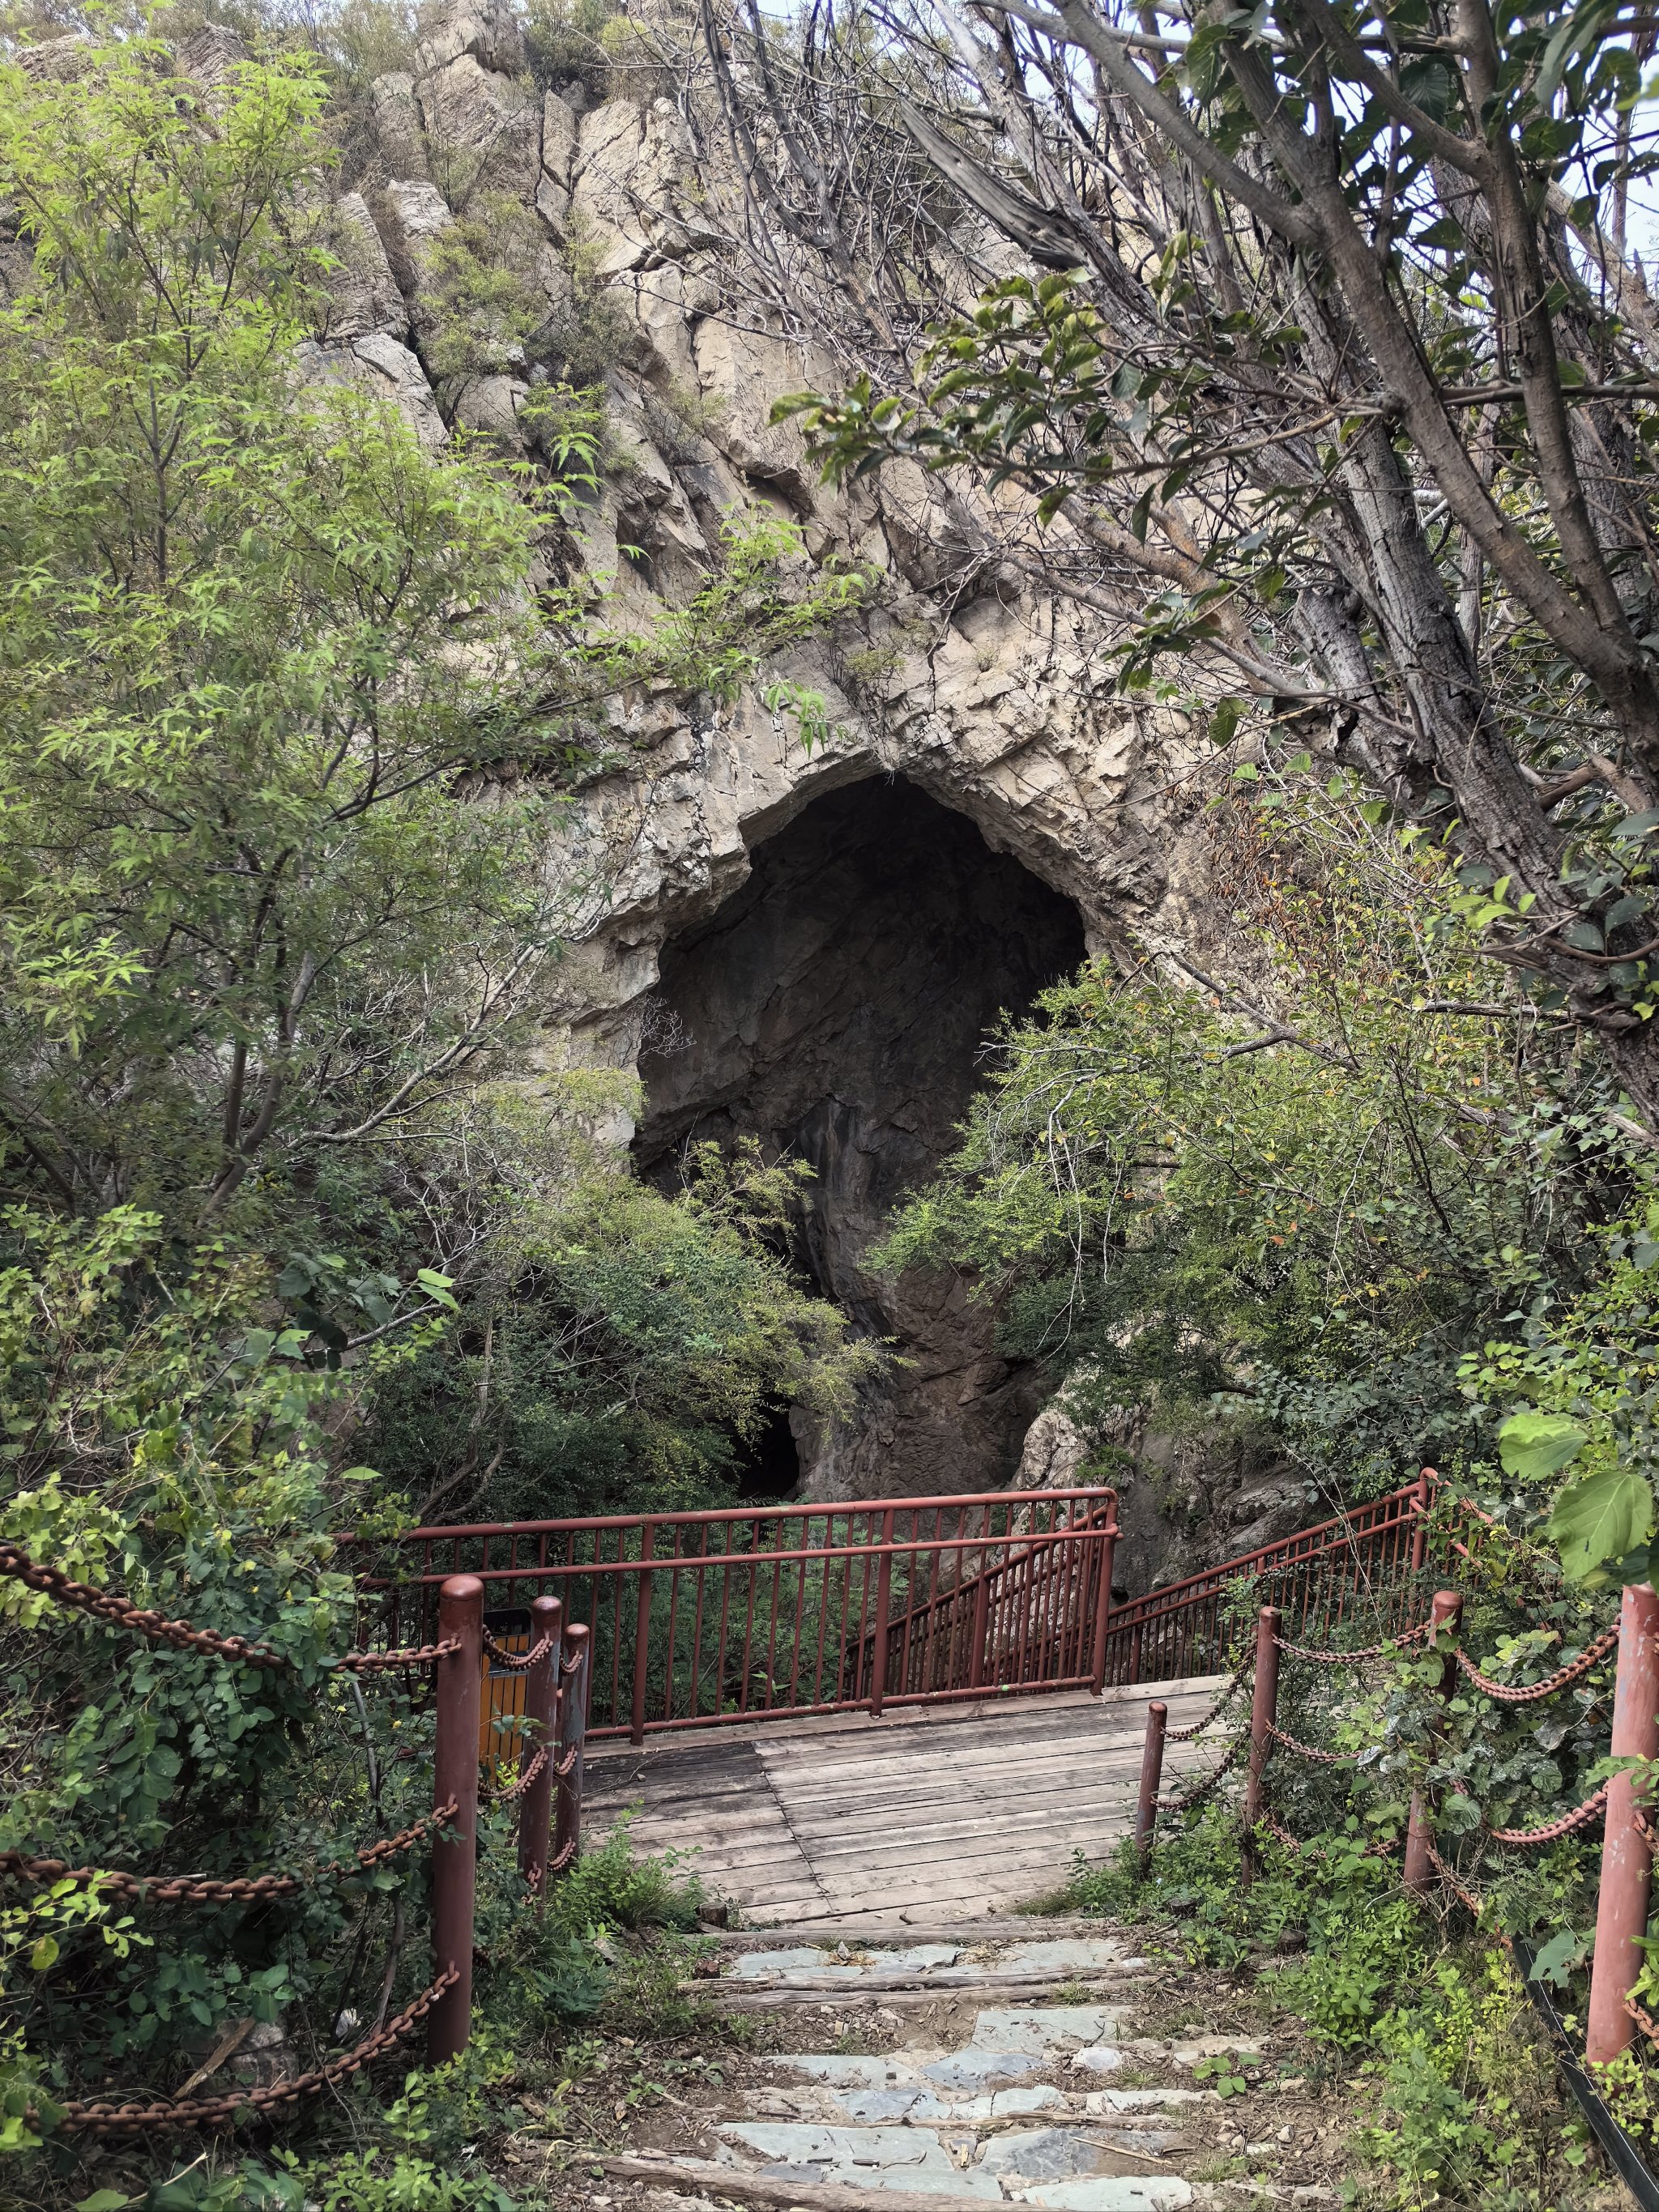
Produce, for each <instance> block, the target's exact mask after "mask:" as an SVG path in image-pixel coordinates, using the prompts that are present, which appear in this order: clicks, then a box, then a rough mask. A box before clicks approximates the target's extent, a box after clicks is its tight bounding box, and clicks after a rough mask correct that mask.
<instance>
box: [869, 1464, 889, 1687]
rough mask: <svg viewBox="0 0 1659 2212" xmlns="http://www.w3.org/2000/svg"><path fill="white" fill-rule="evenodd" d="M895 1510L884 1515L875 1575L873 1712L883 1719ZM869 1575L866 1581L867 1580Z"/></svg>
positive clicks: (871, 1681) (872, 1661) (872, 1657)
mask: <svg viewBox="0 0 1659 2212" xmlns="http://www.w3.org/2000/svg"><path fill="white" fill-rule="evenodd" d="M892 1543H893V1509H892V1507H891V1506H889V1507H888V1509H887V1510H886V1511H885V1513H884V1514H883V1515H882V1516H881V1546H882V1550H881V1558H880V1565H879V1567H878V1571H877V1575H876V1636H875V1649H874V1651H873V1653H872V1656H871V1661H870V1711H871V1714H872V1717H873V1718H875V1719H877V1720H879V1719H880V1717H881V1701H882V1697H883V1694H884V1692H885V1690H886V1687H887V1610H888V1607H889V1605H890V1603H891V1601H892V1594H893V1552H892ZM868 1579H869V1578H868V1576H867V1575H866V1582H867V1581H868Z"/></svg>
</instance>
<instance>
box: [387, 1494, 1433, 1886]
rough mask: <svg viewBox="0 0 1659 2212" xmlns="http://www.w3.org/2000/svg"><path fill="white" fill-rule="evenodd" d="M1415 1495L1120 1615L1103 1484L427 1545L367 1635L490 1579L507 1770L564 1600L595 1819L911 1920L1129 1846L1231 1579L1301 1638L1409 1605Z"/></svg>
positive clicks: (1214, 1642)
mask: <svg viewBox="0 0 1659 2212" xmlns="http://www.w3.org/2000/svg"><path fill="white" fill-rule="evenodd" d="M1429 1504H1430V1492H1429V1486H1428V1484H1427V1482H1426V1481H1419V1482H1418V1483H1415V1484H1413V1485H1412V1486H1409V1487H1407V1488H1406V1489H1404V1490H1401V1491H1400V1492H1396V1493H1395V1495H1394V1496H1392V1497H1389V1498H1383V1499H1381V1500H1379V1501H1377V1502H1376V1504H1371V1505H1369V1506H1365V1507H1363V1508H1360V1509H1358V1510H1357V1511H1354V1512H1351V1513H1349V1514H1347V1515H1346V1516H1343V1517H1342V1518H1341V1519H1340V1520H1334V1521H1331V1522H1326V1523H1323V1524H1322V1525H1321V1526H1319V1527H1317V1528H1310V1529H1307V1530H1304V1531H1302V1532H1300V1533H1299V1534H1297V1535H1295V1536H1293V1537H1291V1538H1288V1539H1286V1540H1285V1541H1284V1542H1282V1543H1279V1544H1277V1545H1270V1546H1267V1547H1263V1548H1262V1549H1261V1550H1259V1551H1257V1552H1254V1553H1249V1554H1248V1555H1247V1556H1245V1557H1243V1558H1240V1559H1233V1560H1229V1561H1227V1562H1226V1563H1225V1565H1220V1566H1218V1567H1214V1568H1211V1569H1209V1570H1206V1571H1205V1572H1204V1573H1202V1574H1200V1575H1194V1576H1192V1577H1188V1578H1187V1579H1186V1580H1185V1581H1182V1582H1179V1583H1173V1584H1171V1585H1170V1586H1168V1587H1166V1588H1164V1589H1158V1590H1155V1591H1152V1592H1151V1593H1149V1594H1147V1595H1142V1596H1139V1597H1135V1598H1132V1599H1130V1600H1129V1601H1127V1602H1115V1599H1114V1592H1113V1587H1112V1576H1113V1564H1114V1555H1115V1547H1116V1543H1117V1538H1118V1527H1117V1517H1116V1498H1115V1493H1114V1492H1112V1491H1111V1490H1109V1489H1105V1488H1079V1489H1072V1490H1044V1491H1037V1492H995V1493H993V1494H990V1495H982V1496H973V1497H953V1498H917V1499H892V1500H885V1499H884V1500H878V1501H874V1502H860V1503H854V1504H845V1505H811V1504H809V1505H789V1506H777V1507H769V1508H767V1509H765V1510H758V1511H757V1510H752V1509H751V1510H730V1511H723V1512H708V1513H680V1514H664V1515H658V1516H647V1517H643V1518H638V1519H631V1518H621V1517H618V1518H610V1519H588V1520H568V1521H549V1522H517V1523H512V1524H504V1523H503V1524H490V1525H487V1526H470V1527H461V1528H422V1529H418V1530H416V1531H415V1532H414V1533H413V1534H410V1535H408V1536H405V1537H403V1538H401V1539H399V1540H398V1542H397V1543H396V1544H395V1545H392V1546H386V1547H380V1549H379V1550H378V1552H377V1553H376V1554H375V1555H374V1557H373V1558H372V1559H370V1560H367V1561H365V1562H364V1565H365V1570H366V1572H365V1581H366V1583H367V1584H368V1589H369V1591H370V1592H372V1593H373V1597H372V1605H373V1611H374V1614H375V1616H376V1618H375V1620H374V1629H375V1633H376V1636H377V1637H378V1638H383V1639H384V1640H385V1641H386V1642H388V1643H390V1644H401V1643H409V1642H412V1643H416V1644H423V1643H427V1642H429V1641H430V1640H431V1638H432V1636H433V1634H434V1633H435V1629H436V1625H437V1613H436V1600H437V1593H438V1590H439V1589H440V1587H441V1584H442V1583H443V1582H444V1581H445V1580H446V1578H447V1577H450V1576H453V1575H457V1574H473V1575H477V1576H478V1577H480V1578H481V1579H482V1581H483V1585H484V1593H485V1595H484V1607H485V1613H484V1623H485V1627H486V1629H487V1630H488V1631H489V1640H490V1642H491V1643H492V1644H494V1646H495V1650H496V1651H497V1653H498V1654H500V1655H502V1656H501V1657H499V1658H498V1659H497V1661H495V1662H493V1663H492V1665H491V1668H490V1672H489V1679H488V1683H487V1692H486V1698H485V1717H484V1723H483V1727H484V1735H483V1742H484V1747H485V1749H486V1750H489V1748H490V1746H491V1731H492V1729H493V1730H495V1731H496V1732H497V1736H498V1741H497V1743H496V1746H495V1747H496V1748H497V1749H498V1751H499V1752H500V1753H501V1755H502V1756H507V1755H513V1756H516V1752H517V1742H516V1738H515V1735H514V1733H513V1730H514V1725H515V1722H516V1720H517V1717H518V1716H519V1714H520V1711H521V1709H522V1695H523V1690H522V1686H523V1682H524V1675H523V1674H522V1673H521V1672H515V1671H513V1669H512V1668H511V1663H510V1659H509V1658H508V1657H507V1656H506V1655H509V1654H511V1653H512V1652H513V1651H514V1650H516V1649H518V1648H520V1647H521V1646H522V1645H523V1644H526V1643H527V1642H528V1640H529V1638H530V1636H531V1633H532V1616H531V1612H530V1607H531V1605H532V1602H533V1601H534V1600H536V1599H537V1598H538V1597H539V1598H545V1597H547V1596H549V1595H553V1596H557V1597H558V1598H560V1599H561V1600H562V1606H563V1613H564V1618H565V1620H567V1621H569V1620H578V1621H584V1622H586V1623H587V1624H588V1626H589V1629H590V1632H591V1644H590V1647H589V1649H590V1657H589V1663H588V1669H587V1681H588V1706H587V1714H586V1784H585V1791H584V1796H585V1805H586V1823H587V1826H588V1828H589V1831H590V1832H592V1828H593V1826H594V1824H595V1823H601V1824H609V1823H612V1822H614V1821H615V1820H617V1819H619V1818H622V1817H623V1816H625V1815H629V1814H632V1815H633V1818H634V1826H633V1833H634V1836H635V1839H636V1840H637V1842H638V1843H639V1844H640V1845H641V1847H642V1848H646V1849H649V1850H676V1851H683V1852H686V1853H688V1854H695V1857H694V1858H693V1859H692V1861H691V1863H690V1867H691V1870H695V1871H696V1872H698V1873H699V1874H701V1875H702V1878H703V1880H704V1881H705V1883H706V1884H707V1885H708V1887H709V1888H710V1889H711V1890H713V1891H714V1892H715V1893H718V1894H720V1895H723V1896H726V1897H727V1898H729V1899H731V1900H732V1902H733V1903H735V1904H737V1905H740V1906H741V1907H742V1908H743V1909H744V1912H745V1914H746V1915H747V1916H748V1917H750V1919H753V1920H761V1921H765V1922H769V1923H774V1924H778V1925H783V1924H786V1923H787V1924H790V1925H798V1926H805V1925H809V1924H811V1923H821V1922H837V1923H843V1922H844V1923H848V1924H849V1925H854V1924H856V1923H858V1922H859V1921H860V1919H861V1918H863V1917H866V1916H869V1915H875V1914H880V1915H883V1916H884V1917H886V1918H888V1919H892V1918H893V1917H895V1916H898V1917H901V1918H908V1919H909V1920H910V1921H912V1922H913V1923H918V1924H919V1923H921V1922H924V1921H927V1920H928V1919H929V1918H934V1919H937V1918H939V1917H941V1916H944V1917H951V1918H953V1919H960V1918H961V1917H962V1916H963V1913H969V1914H978V1913H982V1912H991V1911H995V1910H997V1909H998V1908H999V1907H1001V1908H1006V1907H1007V1906H1008V1905H1012V1903H1014V1902H1015V1901H1017V1900H1018V1899H1021V1898H1024V1897H1030V1895H1032V1894H1033V1893H1036V1892H1037V1891H1039V1890H1041V1889H1042V1888H1044V1887H1054V1885H1055V1884H1056V1883H1058V1882H1059V1881H1061V1880H1063V1879H1064V1877H1065V1875H1066V1874H1067V1873H1068V1872H1069V1870H1070V1869H1071V1865H1072V1863H1073V1858H1074V1857H1075V1855H1076V1854H1077V1853H1078V1852H1079V1851H1080V1852H1083V1853H1085V1855H1086V1856H1088V1857H1091V1858H1097V1857H1100V1856H1101V1855H1102V1854H1103V1852H1105V1851H1106V1850H1109V1848H1110V1846H1111V1845H1112V1844H1113V1843H1114V1842H1115V1840H1116V1839H1117V1838H1121V1837H1122V1836H1124V1835H1126V1834H1127V1833H1128V1832H1129V1831H1130V1829H1131V1827H1132V1826H1133V1822H1134V1818H1135V1812H1136V1804H1137V1796H1138V1791H1139V1783H1140V1777H1141V1766H1142V1743H1143V1735H1144V1729H1145V1723H1146V1709H1147V1702H1148V1699H1151V1698H1154V1697H1162V1698H1163V1699H1164V1701H1165V1702H1166V1703H1167V1705H1168V1706H1169V1722H1170V1747H1169V1752H1168V1763H1169V1765H1170V1769H1171V1771H1173V1772H1174V1773H1175V1774H1176V1775H1177V1776H1178V1775H1180V1774H1182V1773H1183V1772H1186V1771H1188V1770H1190V1769H1192V1768H1194V1767H1195V1766H1198V1767H1202V1768H1206V1769H1207V1767H1208V1765H1210V1763H1211V1760H1210V1756H1209V1754H1208V1753H1206V1752H1205V1751H1204V1750H1202V1749H1200V1747H1198V1746H1196V1745H1194V1744H1192V1743H1190V1742H1187V1741H1182V1740H1181V1737H1182V1731H1183V1729H1186V1728H1188V1727H1190V1725H1191V1723H1193V1722H1194V1720H1196V1718H1197V1717H1199V1715H1200V1712H1201V1711H1204V1710H1205V1709H1206V1707H1207V1705H1209V1704H1210V1703H1211V1702H1212V1696H1213V1692H1215V1691H1216V1690H1217V1689H1218V1687H1219V1686H1221V1682H1222V1680H1223V1678H1224V1675H1225V1668H1226V1664H1227V1656H1228V1653H1229V1650H1230V1649H1231V1643H1232V1640H1233V1637H1234V1634H1235V1632H1236V1631H1235V1628H1234V1626H1230V1623H1229V1620H1228V1618H1227V1613H1226V1607H1227V1600H1228V1590H1229V1586H1230V1585H1237V1584H1242V1583H1248V1585H1249V1588H1250V1590H1251V1592H1252V1595H1251V1600H1250V1602H1251V1604H1252V1605H1255V1604H1259V1603H1260V1602H1261V1595H1262V1594H1263V1593H1264V1592H1265V1593H1266V1594H1267V1595H1268V1596H1269V1597H1271V1598H1272V1600H1273V1601H1274V1602H1275V1603H1277V1604H1278V1605H1279V1607H1280V1608H1281V1610H1282V1612H1283V1613H1284V1617H1285V1621H1286V1623H1287V1624H1288V1625H1289V1628H1290V1632H1291V1633H1299V1632H1303V1631H1304V1629H1312V1628H1313V1627H1315V1626H1317V1627H1318V1629H1319V1630H1320V1631H1321V1632H1325V1631H1328V1629H1329V1628H1330V1627H1331V1626H1333V1625H1334V1624H1336V1623H1340V1621H1341V1620H1344V1619H1345V1618H1346V1617H1350V1616H1355V1615H1358V1617H1360V1618H1363V1620H1364V1621H1365V1623H1366V1624H1367V1625H1368V1626H1369V1627H1370V1628H1374V1629H1375V1630H1376V1632H1377V1633H1378V1634H1380V1635H1386V1634H1388V1633H1389V1632H1390V1631H1391V1630H1393V1629H1394V1628H1395V1627H1398V1626H1402V1625H1403V1624H1404V1623H1405V1622H1406V1621H1407V1620H1408V1619H1409V1618H1410V1617H1411V1609H1412V1607H1413V1605H1414V1604H1415V1603H1416V1602H1417V1600H1416V1596H1415V1593H1414V1589H1413V1569H1414V1568H1416V1567H1418V1566H1419V1565H1421V1561H1422V1558H1423V1543H1424V1529H1425V1521H1426V1516H1427V1512H1428V1509H1429Z"/></svg>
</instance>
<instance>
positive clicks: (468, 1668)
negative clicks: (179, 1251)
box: [426, 1575, 484, 2066]
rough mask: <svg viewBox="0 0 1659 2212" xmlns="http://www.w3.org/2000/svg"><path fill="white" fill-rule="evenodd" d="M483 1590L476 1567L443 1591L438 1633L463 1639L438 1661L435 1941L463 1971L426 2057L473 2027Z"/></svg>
mask: <svg viewBox="0 0 1659 2212" xmlns="http://www.w3.org/2000/svg"><path fill="white" fill-rule="evenodd" d="M483 1594H484V1586H483V1583H481V1582H480V1581H479V1579H478V1577H477V1575H451V1576H450V1577H448V1578H447V1580H446V1581H445V1583H443V1585H442V1587H441V1589H440V1590H439V1592H438V1638H439V1641H440V1642H441V1643H447V1642H448V1641H449V1640H450V1638H452V1637H453V1638H454V1639H455V1641H456V1642H457V1644H459V1650H455V1651H452V1652H449V1653H447V1655H446V1656H444V1657H443V1658H441V1659H440V1660H438V1661H437V1662H435V1673H436V1677H437V1680H436V1687H435V1695H434V1699H433V1703H434V1705H435V1708H436V1712H435V1723H436V1736H435V1743H434V1747H433V1758H432V1802H433V1805H434V1807H435V1808H436V1807H438V1806H440V1805H446V1804H447V1803H448V1802H450V1800H451V1799H452V1798H453V1801H454V1803H455V1811H454V1812H453V1814H451V1815H450V1818H449V1820H447V1822H446V1823H445V1825H444V1826H443V1827H442V1828H441V1830H440V1831H439V1832H438V1833H437V1834H436V1835H435V1836H434V1838H433V1839H432V1948H433V1955H434V1965H435V1969H436V1972H438V1973H440V1974H442V1973H444V1972H447V1971H448V1969H449V1968H450V1967H452V1966H453V1968H454V1970H455V1975H456V1978H455V1980H454V1981H453V1983H451V1984H450V1986H449V1987H448V1989H447V1990H445V1991H444V1993H443V1995H442V1996H441V1997H440V1998H439V1999H438V2002H436V2004H435V2005H434V2006H433V2008H432V2010H431V2012H430V2013H429V2014H428V2015H427V2036H426V2055H427V2063H428V2065H431V2066H441V2065H442V2064H443V2063H445V2061H446V2060H447V2059H450V2058H453V2057H456V2056H457V2054H458V2053H459V2052H460V2051H465V2048H466V2045H467V2039H468V2038H469V2036H470V2035H471V2032H472V1913H473V1902H474V1898H475V1895H476V1893H477V1875H478V1711H479V1698H480V1692H481V1690H482V1687H483Z"/></svg>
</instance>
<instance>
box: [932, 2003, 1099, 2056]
mask: <svg viewBox="0 0 1659 2212" xmlns="http://www.w3.org/2000/svg"><path fill="white" fill-rule="evenodd" d="M1117 2025H1118V2024H1117V2021H1115V2019H1114V2018H1113V2016H1112V2015H1111V2014H1110V2013H1109V2012H1108V2011H1107V2010H1106V2009H1105V2008H1104V2007H1103V2006H1102V2005H1041V2006H1030V2005H1020V2006H1018V2007H1013V2008H1010V2007H1006V2006H1002V2005H991V2006H987V2008H986V2009H985V2010H984V2011H983V2012H981V2015H980V2016H979V2018H978V2019H977V2020H976V2021H975V2023H974V2033H973V2039H972V2041H971V2043H970V2045H969V2049H970V2050H975V2051H1068V2050H1075V2049H1076V2048H1077V2047H1078V2045H1080V2044H1085V2043H1107V2042H1109V2041H1110V2040H1111V2039H1112V2037H1113V2036H1114V2035H1115V2033H1117Z"/></svg>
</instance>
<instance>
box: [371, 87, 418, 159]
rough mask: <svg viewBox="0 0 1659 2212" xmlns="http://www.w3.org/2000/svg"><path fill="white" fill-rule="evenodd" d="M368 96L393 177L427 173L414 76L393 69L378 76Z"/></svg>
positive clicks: (381, 145) (377, 135)
mask: <svg viewBox="0 0 1659 2212" xmlns="http://www.w3.org/2000/svg"><path fill="white" fill-rule="evenodd" d="M369 99H370V101H371V103H372V105H373V107H374V136H375V139H376V141H377V143H378V144H379V147H380V158H381V161H382V162H383V164H384V166H385V168H386V173H387V174H388V175H389V176H391V177H393V178H426V177H428V176H429V175H430V171H429V170H428V166H427V158H426V138H425V135H424V133H423V132H422V129H421V111H420V108H419V106H418V105H417V104H416V99H415V80H414V78H413V77H412V76H409V75H407V74H406V73H405V72H404V70H390V71H388V72H387V74H386V76H377V77H376V78H375V80H374V83H373V84H372V85H371V86H370V88H369Z"/></svg>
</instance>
